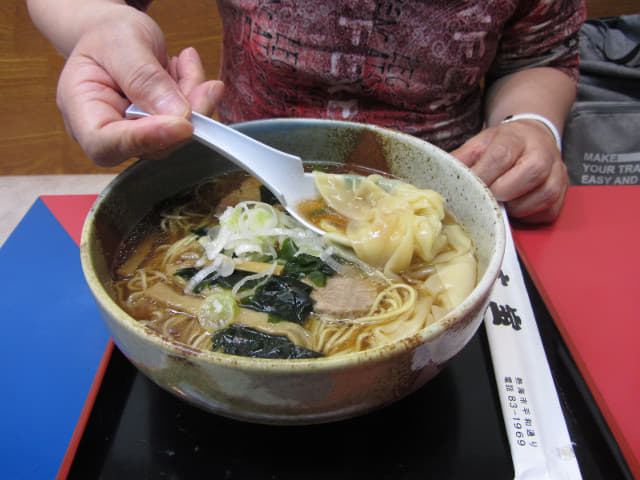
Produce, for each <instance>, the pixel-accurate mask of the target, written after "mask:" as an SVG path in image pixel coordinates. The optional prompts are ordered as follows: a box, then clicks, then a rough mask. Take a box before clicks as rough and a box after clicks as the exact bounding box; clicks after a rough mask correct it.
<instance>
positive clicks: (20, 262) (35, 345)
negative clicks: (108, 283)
mask: <svg viewBox="0 0 640 480" xmlns="http://www.w3.org/2000/svg"><path fill="white" fill-rule="evenodd" d="M0 273H1V277H2V280H1V282H2V288H1V289H0V305H2V319H1V322H2V323H1V325H2V327H1V329H0V332H1V333H2V336H3V338H4V342H3V346H2V348H0V365H1V366H2V367H1V369H0V384H1V385H2V390H3V394H2V395H1V396H0V408H1V411H2V419H1V420H0V432H2V435H1V436H0V459H1V460H0V478H6V479H13V480H15V479H23V478H25V479H27V478H29V479H30V478H38V479H41V478H54V477H55V476H56V474H57V472H58V470H59V468H60V465H61V462H62V460H63V458H64V455H65V452H66V451H67V447H68V445H69V441H70V439H71V437H72V434H73V432H74V429H75V427H76V424H77V422H78V419H79V416H80V413H81V411H82V408H83V406H84V404H85V400H86V399H87V394H88V393H89V391H90V389H91V385H92V383H93V381H94V376H95V374H96V371H97V369H98V366H99V364H100V360H101V359H102V356H103V354H104V351H105V347H106V346H107V343H108V339H109V335H108V332H107V330H106V328H105V327H104V326H103V324H102V321H101V320H100V318H99V315H98V312H97V309H96V306H95V303H94V301H93V298H92V296H91V293H90V291H89V288H88V286H87V285H86V282H85V280H84V276H83V274H82V269H81V265H80V255H79V251H78V247H77V245H76V244H75V242H74V241H73V240H72V239H71V237H70V236H69V234H68V233H67V232H66V231H65V230H64V228H62V226H61V225H60V223H59V222H58V221H57V219H56V217H55V216H54V215H53V214H52V213H51V211H50V210H49V209H48V208H47V207H46V205H45V204H44V202H43V201H42V200H41V199H38V200H37V201H36V202H35V203H34V204H33V205H32V207H31V208H30V209H29V211H28V212H27V214H26V215H25V217H24V218H23V220H22V221H21V222H20V224H19V225H18V226H17V227H16V229H15V230H14V231H13V232H12V234H11V236H10V237H9V238H8V239H7V241H6V242H5V244H4V245H3V246H2V248H0Z"/></svg>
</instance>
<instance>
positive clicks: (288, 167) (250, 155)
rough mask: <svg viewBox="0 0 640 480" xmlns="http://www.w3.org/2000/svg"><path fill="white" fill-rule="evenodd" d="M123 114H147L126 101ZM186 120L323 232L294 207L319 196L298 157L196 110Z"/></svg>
mask: <svg viewBox="0 0 640 480" xmlns="http://www.w3.org/2000/svg"><path fill="white" fill-rule="evenodd" d="M125 114H126V117H127V118H129V119H135V118H141V117H148V116H151V115H150V114H149V113H147V112H145V111H143V110H141V109H140V108H138V107H137V106H136V105H134V104H131V105H129V107H128V108H127V110H126V112H125ZM189 121H190V122H191V123H192V124H193V138H194V139H196V140H197V141H199V142H200V143H202V144H204V145H206V146H207V147H209V148H211V149H213V150H215V151H216V152H218V153H219V154H221V155H223V156H224V157H225V158H227V159H229V160H231V161H232V162H233V163H234V164H236V165H237V166H239V167H240V168H242V169H243V170H246V171H247V172H249V173H250V174H251V175H252V176H254V177H256V178H257V179H258V180H260V182H261V183H262V184H263V185H264V186H265V187H266V188H267V189H269V191H271V193H273V195H274V196H275V197H276V199H277V200H278V201H279V202H280V203H281V204H282V206H283V207H284V208H285V209H286V210H287V212H289V214H291V216H292V217H294V218H295V219H296V220H297V221H298V222H300V223H301V224H302V225H303V226H304V227H306V228H308V229H309V230H312V231H314V232H316V233H319V234H321V235H324V234H325V231H324V230H321V229H320V228H318V227H317V226H316V225H314V224H313V223H311V222H309V221H308V220H307V219H306V218H305V217H304V216H303V215H301V214H300V213H299V212H298V210H297V206H298V204H300V203H301V202H303V201H305V200H313V199H317V198H318V197H319V196H320V194H319V193H318V189H317V188H316V185H315V181H314V179H313V175H312V174H311V173H305V171H304V167H303V165H302V159H301V158H300V157H298V156H296V155H291V154H289V153H286V152H283V151H281V150H277V149H275V148H273V147H270V146H269V145H265V144H264V143H262V142H259V141H258V140H255V139H253V138H251V137H249V136H247V135H245V134H243V133H241V132H239V131H237V130H235V129H233V128H231V127H228V126H226V125H224V124H222V123H220V122H217V121H215V120H213V119H211V118H209V117H206V116H204V115H200V114H199V113H195V112H193V113H192V114H191V116H190V117H189Z"/></svg>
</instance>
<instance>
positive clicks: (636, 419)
mask: <svg viewBox="0 0 640 480" xmlns="http://www.w3.org/2000/svg"><path fill="white" fill-rule="evenodd" d="M638 205H640V187H638V186H615V187H605V186H598V187H571V188H569V191H568V193H567V198H566V204H565V206H564V209H563V211H562V214H561V216H560V218H559V219H558V220H557V221H556V223H554V224H553V225H547V226H543V227H535V228H524V227H515V228H514V229H513V230H514V231H513V234H514V240H515V243H516V246H517V248H518V251H519V253H520V255H521V257H522V260H523V262H524V264H525V266H526V267H527V270H528V271H529V273H530V275H531V277H532V279H533V280H534V283H535V284H536V287H537V288H538V290H539V291H540V293H541V295H542V297H543V298H544V300H545V303H546V304H547V307H548V309H549V311H550V313H551V315H552V316H553V318H554V320H555V322H556V325H557V326H558V329H559V330H560V332H561V334H562V336H563V338H564V340H565V342H566V343H567V346H568V348H569V350H570V351H571V354H572V356H573V358H574V360H575V362H576V364H577V365H578V368H579V369H580V371H581V373H582V375H583V377H584V378H585V381H586V382H587V384H588V386H589V388H590V390H591V392H592V394H593V396H594V398H595V400H596V402H597V403H598V406H599V407H600V409H601V411H602V413H603V415H604V417H605V419H606V420H607V423H608V425H609V427H610V428H611V430H612V432H613V435H614V436H615V438H616V441H617V442H618V444H619V446H620V448H621V450H622V453H623V454H624V456H625V458H626V460H627V462H628V464H629V467H630V469H631V471H632V472H633V474H634V476H636V477H637V478H640V415H638V404H639V401H640V289H639V287H640V281H639V280H640V257H639V256H638V246H639V245H640V217H639V216H638V213H637V211H636V210H635V207H636V206H638Z"/></svg>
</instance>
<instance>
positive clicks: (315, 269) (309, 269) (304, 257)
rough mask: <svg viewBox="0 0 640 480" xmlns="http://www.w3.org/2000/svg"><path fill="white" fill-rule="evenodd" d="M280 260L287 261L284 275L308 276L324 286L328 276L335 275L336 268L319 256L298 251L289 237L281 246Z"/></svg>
mask: <svg viewBox="0 0 640 480" xmlns="http://www.w3.org/2000/svg"><path fill="white" fill-rule="evenodd" d="M278 260H279V261H281V262H282V261H284V262H286V263H285V265H284V270H283V274H284V275H294V276H296V277H297V278H303V277H307V278H308V279H309V280H311V281H312V282H313V283H314V284H315V285H317V286H319V287H324V286H325V284H326V277H330V276H331V275H333V274H334V273H336V272H335V270H334V269H333V268H331V267H330V266H329V265H328V264H327V263H325V262H324V261H322V260H321V259H320V258H319V257H316V256H314V255H309V254H306V253H298V247H297V246H296V245H295V243H294V242H293V241H292V240H291V239H290V238H287V239H285V241H284V242H283V244H282V247H281V248H280V252H279V254H278Z"/></svg>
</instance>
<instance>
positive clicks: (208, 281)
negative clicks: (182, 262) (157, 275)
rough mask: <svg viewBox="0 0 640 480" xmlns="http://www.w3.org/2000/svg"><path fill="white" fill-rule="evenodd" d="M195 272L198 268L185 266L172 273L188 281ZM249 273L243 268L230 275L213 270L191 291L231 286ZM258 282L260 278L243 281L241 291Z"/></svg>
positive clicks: (249, 273)
mask: <svg viewBox="0 0 640 480" xmlns="http://www.w3.org/2000/svg"><path fill="white" fill-rule="evenodd" d="M197 272H198V269H197V268H195V267H186V268H181V269H180V270H177V271H176V272H175V273H174V275H176V276H178V277H182V278H184V279H185V280H187V281H188V280H190V279H191V277H193V276H194V275H195V274H196V273H197ZM249 275H253V272H246V271H244V270H234V272H233V273H232V274H231V275H228V276H226V277H221V276H216V273H215V272H213V273H211V274H210V275H208V276H207V277H205V278H204V279H203V280H202V281H201V282H200V283H198V284H197V285H196V286H195V287H193V292H194V293H200V292H202V290H204V289H205V288H210V287H213V286H215V285H219V286H221V287H223V288H233V286H234V285H235V284H236V283H238V282H239V281H240V280H242V279H243V278H244V277H247V276H249ZM258 282H260V280H249V281H248V282H245V284H244V285H242V288H241V289H240V290H241V291H242V290H247V289H249V288H253V287H255V286H256V285H257V284H258Z"/></svg>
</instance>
